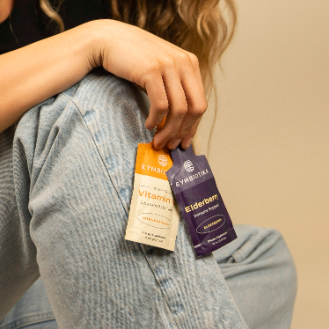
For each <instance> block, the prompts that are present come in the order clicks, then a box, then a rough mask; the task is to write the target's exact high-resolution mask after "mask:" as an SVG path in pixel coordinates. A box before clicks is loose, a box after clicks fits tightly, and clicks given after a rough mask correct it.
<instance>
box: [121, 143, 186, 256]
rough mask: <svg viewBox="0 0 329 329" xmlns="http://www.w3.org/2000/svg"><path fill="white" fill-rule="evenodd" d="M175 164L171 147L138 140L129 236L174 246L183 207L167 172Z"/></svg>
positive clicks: (126, 237)
mask: <svg viewBox="0 0 329 329" xmlns="http://www.w3.org/2000/svg"><path fill="white" fill-rule="evenodd" d="M172 165H173V162H172V160H171V157H170V154H169V150H168V149H167V148H163V149H161V150H155V149H154V148H153V144H152V143H148V144H138V149H137V158H136V166H135V181H134V190H133V195H132V199H131V204H130V210H129V218H128V224H127V230H126V236H125V239H126V240H130V241H135V242H139V243H143V244H147V245H150V246H154V247H159V248H163V249H167V250H171V251H173V250H174V248H175V241H176V235H177V229H178V221H179V210H178V206H177V205H176V204H175V201H174V196H173V193H172V190H171V187H170V184H169V182H168V179H167V176H166V172H167V171H168V170H169V169H170V168H171V166H172Z"/></svg>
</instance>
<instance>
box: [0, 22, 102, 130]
mask: <svg viewBox="0 0 329 329" xmlns="http://www.w3.org/2000/svg"><path fill="white" fill-rule="evenodd" d="M95 34H97V32H96V31H93V25H92V24H90V23H87V24H84V25H81V26H79V27H77V28H75V29H72V30H69V31H66V32H64V33H61V34H59V35H56V36H53V37H50V38H48V39H44V40H41V41H39V42H36V43H34V44H31V45H29V46H26V47H23V48H21V49H18V50H15V51H12V52H10V53H7V54H4V55H1V56H0V132H1V131H3V130H5V129H6V128H7V127H9V126H10V125H12V124H13V123H15V122H16V121H17V120H18V119H19V118H20V117H21V116H22V115H23V114H24V112H26V111H27V110H28V109H29V108H31V107H33V106H34V105H36V104H38V103H40V102H42V101H44V100H45V99H47V98H49V97H51V96H53V95H55V94H57V93H59V92H61V91H63V90H65V89H67V88H68V87H70V86H72V85H73V84H74V83H76V82H77V81H79V80H81V79H82V78H83V77H84V76H85V75H86V74H87V73H88V72H89V71H90V70H91V69H92V68H93V66H96V65H95V64H94V63H93V61H92V60H91V58H92V56H91V54H92V49H93V48H94V45H95V43H96V40H97V35H95Z"/></svg>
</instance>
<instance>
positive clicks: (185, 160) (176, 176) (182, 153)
mask: <svg viewBox="0 0 329 329" xmlns="http://www.w3.org/2000/svg"><path fill="white" fill-rule="evenodd" d="M171 157H172V159H173V163H174V165H173V166H172V167H171V169H170V170H168V171H167V177H168V180H169V182H170V185H171V187H172V190H173V192H174V195H175V197H176V200H177V202H178V204H179V208H180V211H181V213H182V215H183V217H184V219H185V222H186V225H187V227H188V229H189V232H190V235H191V238H192V242H193V245H194V249H195V253H196V255H197V256H198V257H201V256H204V255H207V254H209V253H210V252H212V251H215V250H217V249H219V248H221V247H223V246H224V245H226V244H228V243H229V242H231V241H233V240H234V239H236V238H237V235H236V233H235V230H234V228H233V224H232V221H231V218H230V215H229V214H228V212H227V209H226V207H225V205H224V202H223V199H222V197H221V195H220V193H219V191H218V188H217V185H216V181H215V178H214V175H213V173H212V171H211V169H210V166H209V163H208V161H207V159H206V157H205V156H204V155H200V156H196V155H195V154H194V152H193V149H192V146H190V147H189V148H188V149H187V150H182V149H181V148H180V147H177V148H176V149H174V150H173V151H172V152H171Z"/></svg>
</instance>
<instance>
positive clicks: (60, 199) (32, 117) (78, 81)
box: [0, 0, 296, 328]
mask: <svg viewBox="0 0 329 329" xmlns="http://www.w3.org/2000/svg"><path fill="white" fill-rule="evenodd" d="M218 2H219V1H213V0H208V1H193V0H190V1H187V0H186V1H182V0H176V1H174V0H173V1H164V0H163V1H143V0H140V1H136V0H135V1H133V0H131V1H129V0H126V1H120V2H119V1H116V0H113V1H110V2H107V1H105V0H104V1H83V2H82V1H78V0H67V1H60V2H59V3H52V6H53V7H51V6H50V5H49V3H48V2H47V1H45V0H40V1H39V2H37V1H32V0H30V1H28V0H26V1H23V0H21V1H17V2H16V3H15V1H13V0H5V1H2V2H1V5H2V9H3V8H4V9H6V10H1V11H0V12H1V16H0V18H1V21H2V24H1V25H0V33H2V37H0V40H3V42H1V49H2V53H4V54H3V55H1V56H0V72H1V75H0V76H1V78H0V90H1V106H0V132H1V135H0V177H1V180H0V195H1V201H0V248H1V249H0V250H1V251H0V263H1V267H0V295H1V300H0V319H3V318H4V317H5V316H6V315H7V314H8V312H10V313H9V314H8V315H7V316H6V318H4V320H3V321H2V323H1V324H0V328H7V327H10V328H15V326H16V327H22V325H29V326H34V328H38V327H40V328H47V327H48V326H49V328H56V327H57V326H58V327H59V328H91V327H92V328H140V327H146V328H177V327H179V328H246V327H247V324H248V326H249V327H250V328H288V327H289V324H290V320H291V315H292V309H293V302H294V298H295V285H296V283H295V281H296V277H295V268H294V264H293V261H292V258H291V255H290V253H289V250H288V249H287V247H286V245H285V243H284V241H283V239H282V237H281V236H280V234H279V233H278V232H277V231H275V230H272V229H262V228H256V227H251V226H237V227H236V231H237V234H238V236H239V238H238V239H237V240H235V241H234V242H232V243H231V244H229V245H228V246H227V247H225V248H223V249H221V250H220V251H218V253H216V259H215V258H214V257H213V256H212V255H209V256H207V257H204V258H202V259H196V258H195V255H194V252H193V249H192V247H191V243H190V240H189V237H188V233H187V231H186V228H185V226H184V223H183V221H182V220H181V222H180V224H179V229H178V235H177V241H176V247H175V252H174V253H171V252H167V251H164V250H161V249H157V248H153V247H150V246H146V245H139V244H136V243H133V242H129V241H125V240H124V232H125V226H126V222H127V213H128V211H129V203H130V198H131V190H132V183H133V171H134V170H133V169H134V163H135V152H136V147H137V143H141V142H149V141H151V140H152V138H153V134H152V129H153V128H154V127H156V125H157V124H159V123H160V122H161V121H162V120H163V118H164V117H165V116H166V117H167V120H166V125H165V127H164V128H163V129H162V130H161V131H160V132H159V133H158V134H157V135H156V136H155V137H154V140H153V143H154V146H155V147H156V148H161V147H163V146H165V145H167V146H168V147H169V148H170V149H174V148H175V147H177V146H178V145H181V146H182V147H183V148H187V147H188V146H189V145H190V143H191V140H192V138H193V136H194V134H195V132H196V130H197V126H198V123H199V121H200V119H201V116H202V114H203V113H204V112H205V110H206V107H207V105H206V104H207V103H206V97H205V94H204V89H203V84H205V85H206V87H207V88H210V86H211V68H212V66H213V65H214V63H215V62H216V61H217V60H218V57H219V56H220V54H221V53H222V52H223V50H224V49H225V48H226V46H227V44H228V42H229V41H230V38H231V36H232V34H231V33H230V32H229V31H230V30H229V31H228V30H227V28H228V26H227V24H226V22H225V20H224V18H223V16H222V15H221V11H220V10H219V8H218ZM226 5H227V7H226V8H227V9H228V10H229V13H230V15H229V17H231V19H232V20H233V21H232V22H233V24H234V20H235V11H234V6H233V4H232V2H231V1H226ZM53 8H55V9H56V10H54V9H53ZM56 11H59V15H57V13H56ZM10 13H11V15H10ZM106 17H111V19H105V18H106ZM50 18H52V20H50ZM123 22H126V23H123ZM127 23H128V24H127ZM134 25H135V26H134ZM136 26H138V27H136ZM64 28H65V29H66V31H64V32H62V33H59V34H56V32H57V31H63V30H64ZM145 30H148V31H150V32H151V33H149V32H146V31H145ZM3 31H5V32H3ZM6 31H7V32H6ZM53 34H55V35H53ZM52 35H53V36H52ZM155 35H157V36H155ZM0 36H1V34H0ZM160 37H161V38H160ZM164 39H166V40H168V41H170V42H168V41H165V40H164ZM38 40H39V41H38ZM35 41H37V42H35ZM33 42H35V43H33ZM183 49H185V50H183ZM199 63H200V64H199ZM99 67H102V68H103V69H105V70H99V69H98V70H94V69H95V68H99ZM106 71H108V72H110V73H111V74H109V73H107V72H106ZM131 83H133V84H135V85H136V86H137V87H138V88H140V89H142V90H145V91H146V92H147V94H148V98H149V101H150V106H148V105H147V104H146V101H145V99H144V97H143V95H142V93H141V92H140V91H138V90H137V89H136V88H135V87H134V86H133V85H132V84H131ZM31 107H32V108H31ZM148 108H149V109H148ZM144 124H145V127H144ZM16 125H17V128H16V129H15V126H16ZM145 128H147V129H148V130H147V129H145ZM218 265H219V266H218ZM219 268H221V271H220V270H219ZM39 276H41V277H42V279H43V282H44V284H45V290H46V292H47V296H48V298H49V301H50V304H51V308H50V304H48V302H47V296H46V295H45V293H44V291H43V285H42V284H43V283H42V281H40V280H38V281H36V280H37V279H38V278H39ZM224 277H225V279H226V281H225V280H224ZM34 282H36V283H35V284H34V285H33V286H32V287H31V285H32V284H33V283H34ZM30 287H31V288H30ZM29 288H30V289H29ZM24 293H25V295H24ZM232 294H233V297H234V298H233V297H232ZM23 295H24V296H23ZM22 296H23V297H22ZM21 297H22V299H21V300H20V298H21ZM18 301H19V302H18ZM17 302H18V303H17ZM16 303H17V304H16ZM15 304H16V306H14V305H15ZM13 307H14V308H13ZM40 307H43V308H40ZM12 308H13V309H12ZM11 309H12V310H11ZM10 310H11V311H10ZM52 312H53V313H54V316H55V318H56V323H55V321H52V322H51V321H50V322H49V321H48V320H51V319H53V316H52ZM42 321H46V322H43V323H42ZM246 322H247V324H246ZM37 323H39V324H37Z"/></svg>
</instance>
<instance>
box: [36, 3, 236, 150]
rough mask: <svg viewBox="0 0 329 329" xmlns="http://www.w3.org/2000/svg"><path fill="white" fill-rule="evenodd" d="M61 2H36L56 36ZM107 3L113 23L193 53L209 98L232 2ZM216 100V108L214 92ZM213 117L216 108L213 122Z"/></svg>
mask: <svg viewBox="0 0 329 329" xmlns="http://www.w3.org/2000/svg"><path fill="white" fill-rule="evenodd" d="M63 1H64V0H59V1H58V5H57V7H56V8H53V7H52V6H51V5H50V3H49V0H39V3H40V6H41V9H42V10H43V11H44V12H45V14H46V15H47V16H49V17H50V18H51V19H52V20H54V21H55V22H56V23H57V25H58V29H59V32H62V31H64V23H63V20H62V19H61V17H60V16H59V15H58V10H59V8H60V5H61V4H62V3H63ZM108 1H109V2H110V9H111V14H112V15H111V16H112V17H111V18H112V19H115V20H118V21H122V22H125V23H128V24H132V25H136V26H138V27H140V28H142V29H144V30H147V31H149V32H151V33H153V34H155V35H157V36H159V37H161V38H163V39H165V40H167V41H169V42H171V43H173V44H175V45H177V46H179V47H181V48H183V49H185V50H187V51H190V52H192V53H194V54H195V55H196V56H197V57H198V59H199V65H200V70H201V75H202V79H203V83H204V86H205V90H206V93H207V95H208V96H209V95H210V93H211V91H213V90H214V79H213V68H214V66H215V64H219V62H220V58H221V56H222V54H223V52H224V51H225V49H226V48H227V46H228V45H229V43H230V41H231V39H232V37H233V34H234V30H235V26H236V19H237V15H236V8H235V4H234V0H158V1H154V0H108ZM215 98H216V107H217V94H216V91H215ZM216 114H217V111H216V108H215V117H214V121H213V122H215V120H216ZM212 130H213V129H212ZM212 130H211V134H210V139H211V135H212ZM210 139H209V141H210ZM208 150H209V144H208Z"/></svg>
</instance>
